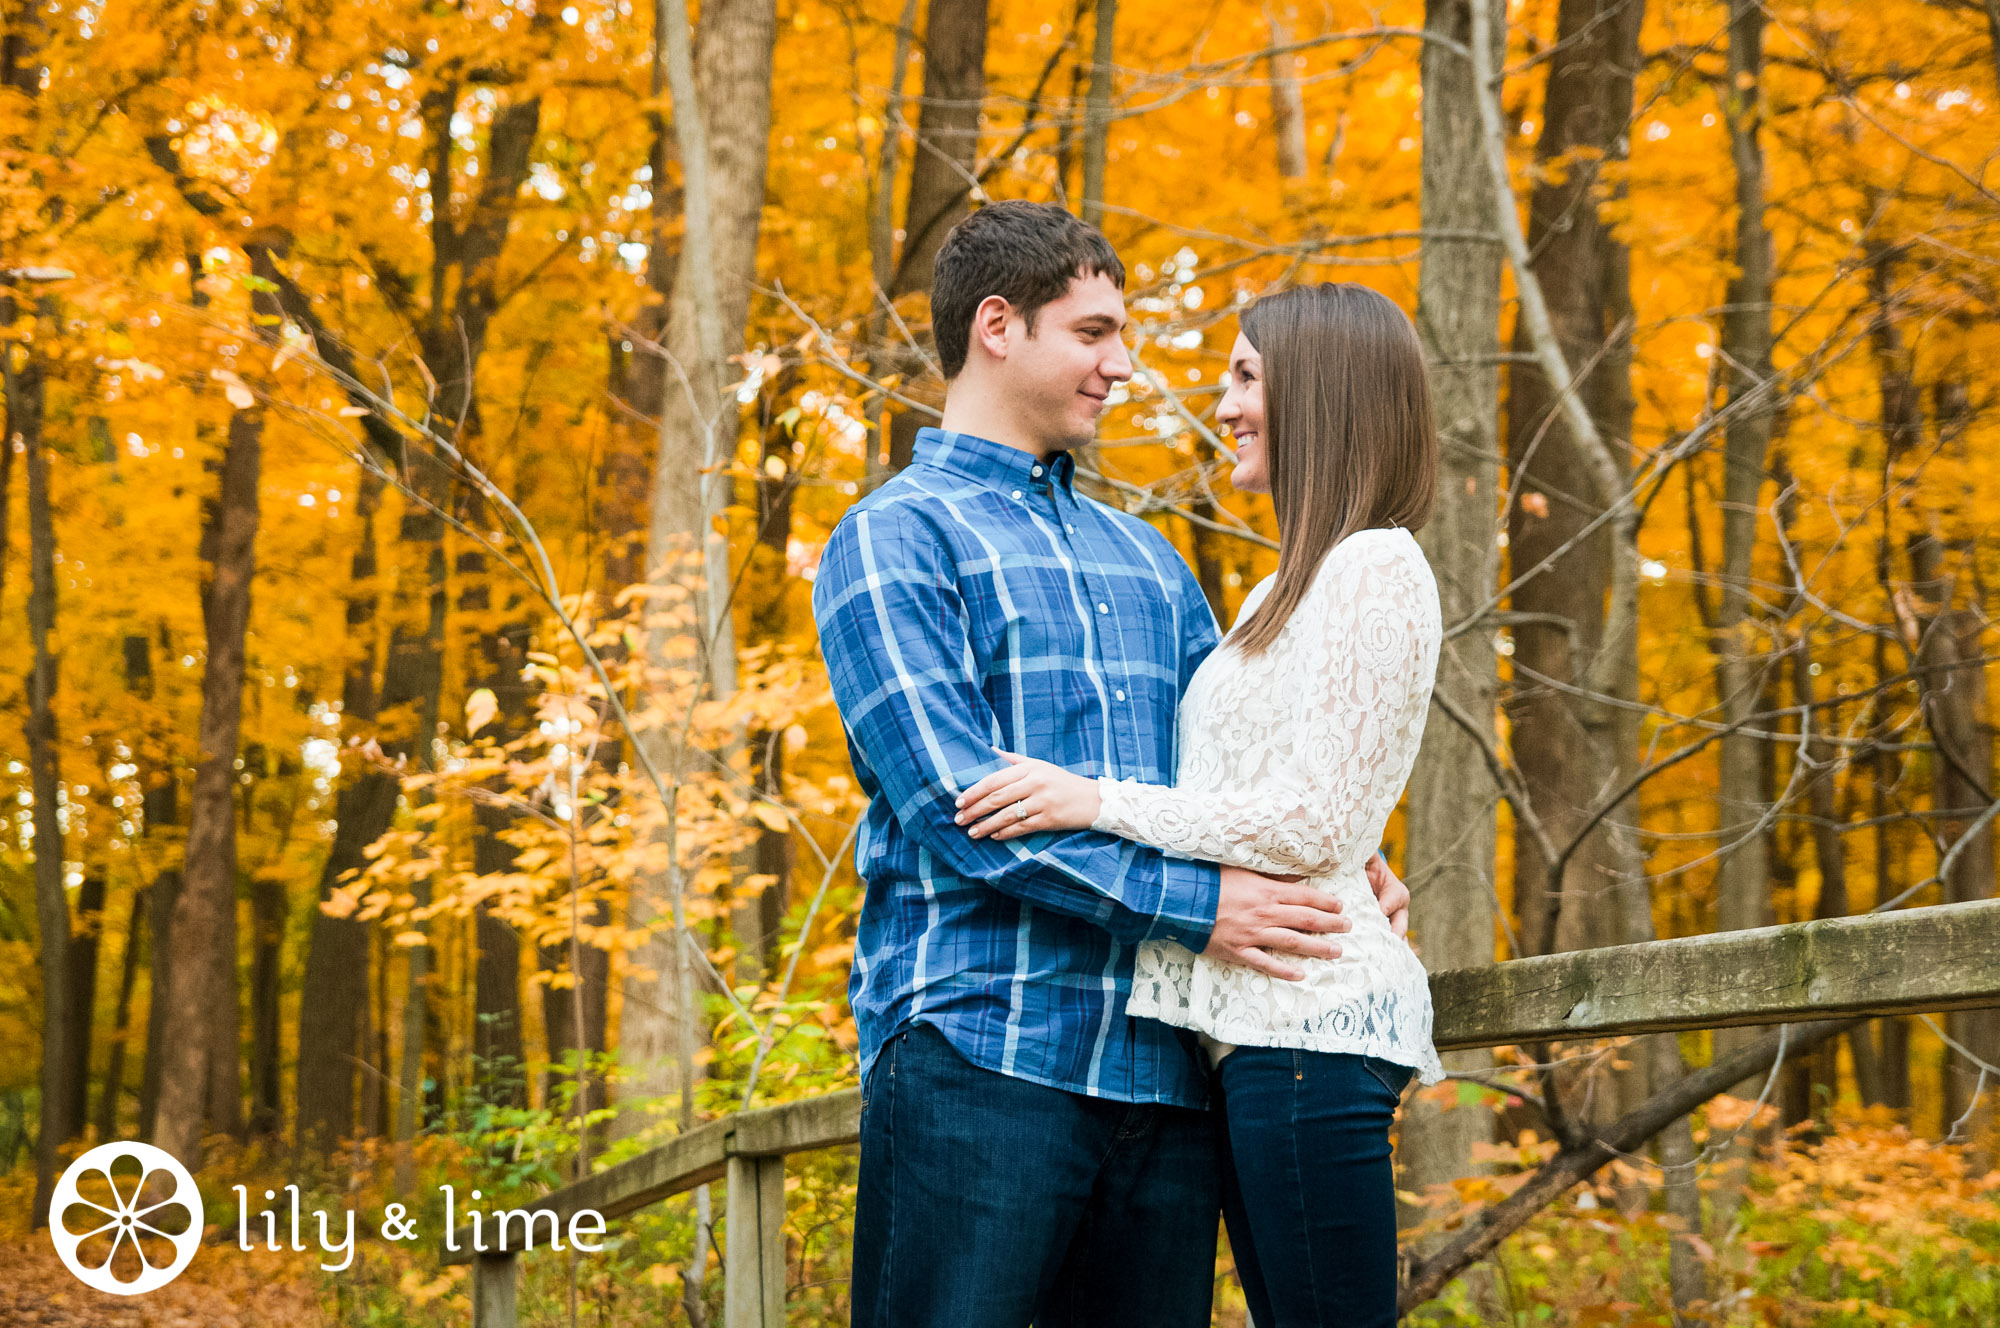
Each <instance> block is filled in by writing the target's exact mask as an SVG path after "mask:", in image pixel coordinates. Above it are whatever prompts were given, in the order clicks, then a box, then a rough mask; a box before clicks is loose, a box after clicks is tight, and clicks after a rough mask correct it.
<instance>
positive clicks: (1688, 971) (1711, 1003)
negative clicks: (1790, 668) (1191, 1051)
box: [444, 900, 2000, 1328]
mask: <svg viewBox="0 0 2000 1328" xmlns="http://www.w3.org/2000/svg"><path fill="white" fill-rule="evenodd" d="M1431 999H1432V1003H1433V1005H1434V1006H1435V1008H1436V1028H1435V1038H1436V1042H1437V1045H1438V1046H1439V1047H1440V1048H1442V1049H1446V1050H1450V1049H1456V1048H1465V1047H1495V1046H1505V1045H1512V1044H1516V1043H1522V1042H1536V1041H1545V1040H1546V1041H1555V1040H1561V1039H1576V1038H1592V1037H1610V1036H1617V1035H1624V1034H1634V1033H1653V1032H1673V1031H1687V1030H1693V1029H1703V1028H1721V1027H1728V1026H1733V1025H1742V1024H1775V1023H1788V1022H1792V1021H1795V1020H1804V1019H1823V1018H1826V1017H1828V1016H1831V1015H1843V1014H1845V1015H1859V1014H1869V1015H1885V1014H1914V1013H1920V1012H1921V1013H1930V1012H1934V1011H1938V1010H1949V1009H1961V1008H1967V1007H1975V1006H1986V1005H2000V900H1982V901H1979V902H1976V903H1969V904H1948V905H1942V906H1939V907H1935V908H1921V909H1911V910H1908V911H1906V912H1901V913H1883V914H1873V915H1866V916H1862V917H1855V918H1831V919H1827V920H1825V921H1821V922H1802V923H1795V924H1792V925H1790V926H1784V927H1763V928H1759V929H1757V930H1754V931H1742V932H1729V933H1725V934H1721V935H1712V936H1689V937H1683V938H1680V939H1677V940H1671V941H1653V942H1649V943H1647V944H1644V945H1622V946H1613V947H1610V948H1606V949H1601V950H1581V951H1576V952H1574V953H1570V954H1560V955H1545V956H1541V957H1538V958H1533V959H1516V960H1511V961H1509V962H1507V963H1503V964H1496V965H1494V966H1493V967H1491V968H1481V969H1461V970H1457V971H1454V972H1449V973H1439V974H1436V975H1434V976H1433V977H1432V978H1431ZM860 1129H861V1094H860V1092H859V1090H857V1089H846V1090H844V1091H841V1092H837V1093H826V1094H821V1095H818V1096H815V1097H809V1098H803V1099H801V1100H799V1101H796V1102H787V1103H785V1104H783V1105H782V1106H776V1107H766V1108H763V1109H760V1110H756V1111H745V1112H740V1113H738V1114H736V1115H732V1116H726V1117H723V1118H722V1119H720V1120H714V1121H710V1122H709V1123H707V1124H706V1125H702V1126H699V1127H697V1128H696V1129H693V1130H690V1131H688V1132H687V1133H686V1134H683V1135H680V1136H678V1137H677V1138H674V1139H672V1140H670V1141H668V1142H667V1143H665V1144H662V1145H660V1146H659V1147H658V1148H655V1149H652V1150H651V1151H649V1152H646V1153H643V1154H641V1155H640V1156H638V1157H635V1158H632V1159H631V1160H629V1161H626V1162H622V1163H620V1164H618V1165H617V1166H615V1167H609V1168H607V1169H605V1170H604V1171H601V1172H598V1173H597V1174H596V1175H593V1176H591V1177H589V1178H588V1179H586V1180H582V1181H578V1182H577V1183H576V1184H574V1185H568V1186H565V1187H563V1188H562V1189H560V1190H557V1191H555V1192H554V1193H552V1194H549V1195H547V1196H546V1197H544V1198H542V1199H539V1200H537V1201H535V1202H534V1203H532V1204H530V1205H528V1207H529V1208H530V1209H532V1210H533V1211H535V1212H549V1213H553V1214H554V1215H555V1216H556V1219H557V1222H558V1223H559V1224H561V1225H564V1226H566V1225H567V1223H568V1221H569V1217H570V1215H571V1214H572V1213H575V1212H577V1211H579V1210H582V1209H594V1210H596V1211H597V1212H599V1213H602V1214H603V1215H604V1216H605V1217H606V1218H607V1219H610V1218H616V1217H620V1216H623V1215H625V1214H628V1213H631V1212H634V1211H636V1210H637V1209H640V1208H644V1207H646V1206H647V1205H648V1204H653V1203H658V1202H659V1201H660V1200H662V1199H666V1198H669V1197H671V1196H673V1195H676V1194H681V1193H684V1192H686V1191H688V1190H691V1189H693V1188H695V1187H696V1186H697V1185H702V1184H705V1183H707V1182H709V1181H714V1180H721V1179H725V1178H726V1179H727V1181H728V1207H727V1210H726V1214H725V1223H726V1225H725V1227H724V1233H725V1250H726V1257H725V1260H724V1272H725V1276H726V1287H725V1290H724V1312H723V1325H724V1328H779V1326H780V1325H782V1324H783V1323H784V1296H785V1241H784V1198H785V1191H784V1186H785V1158H786V1156H787V1155H788V1154H791V1153H803V1152H810V1151H812V1150H814V1149H819V1148H833V1147H838V1146H840V1145H844V1144H851V1143H853V1142H855V1140H856V1139H857V1138H858V1137H859V1135H860ZM488 1236H489V1239H488V1242H487V1248H486V1249H485V1250H482V1251H475V1250H474V1249H473V1248H472V1241H471V1233H470V1231H469V1230H467V1229H463V1228H462V1229H461V1230H460V1231H459V1232H457V1233H455V1239H454V1241H453V1242H448V1243H447V1249H446V1250H445V1253H444V1259H445V1261H446V1262H447V1263H463V1262H468V1261H469V1262H472V1263H473V1264H474V1270H473V1279H472V1288H473V1293H472V1306H473V1309H472V1318H473V1324H474V1328H515V1313H514V1287H515V1264H516V1261H517V1258H518V1254H519V1251H518V1250H507V1249H504V1248H497V1247H496V1242H494V1241H493V1240H492V1238H491V1233H488ZM451 1244H456V1246H457V1248H456V1249H455V1250H454V1249H451V1248H450V1247H449V1246H450V1245H451Z"/></svg>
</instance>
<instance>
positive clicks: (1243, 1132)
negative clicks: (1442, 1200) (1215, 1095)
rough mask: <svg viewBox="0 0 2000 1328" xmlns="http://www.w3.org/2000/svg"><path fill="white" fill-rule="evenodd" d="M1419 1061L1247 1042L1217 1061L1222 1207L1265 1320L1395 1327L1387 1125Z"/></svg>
mask: <svg viewBox="0 0 2000 1328" xmlns="http://www.w3.org/2000/svg"><path fill="white" fill-rule="evenodd" d="M1410 1075H1411V1071H1410V1070H1409V1069H1408V1068H1407V1067H1405V1066H1401V1065H1394V1064H1391V1063H1390V1062H1388V1061H1384V1060H1377V1059H1376V1058H1375V1057H1373V1056H1347V1055H1332V1054H1329V1053H1326V1052H1318V1051H1293V1050H1290V1049H1289V1048H1285V1047H1239V1048H1238V1049H1237V1050H1235V1051H1233V1052H1231V1053H1230V1054H1229V1055H1227V1056H1225V1057H1224V1058H1223V1059H1222V1063H1221V1064H1220V1065H1219V1066H1217V1067H1216V1083H1217V1085H1218V1088H1219V1091H1220V1095H1221V1107H1222V1120H1221V1122H1220V1127H1219V1129H1218V1131H1217V1133H1218V1134H1219V1135H1220V1136H1221V1152H1222V1213H1223V1218H1224V1220H1225V1221H1226V1222H1227V1223H1228V1225H1229V1246H1230V1249H1231V1250H1232V1251H1233V1252H1234V1253H1235V1255H1236V1272H1237V1276H1238V1277H1239V1278H1241V1280H1242V1282H1243V1294H1244V1297H1245V1299H1247V1300H1248V1301H1249V1302H1250V1318H1251V1321H1252V1322H1253V1323H1254V1324H1255V1325H1256V1328H1392V1326H1393V1325H1394V1324H1395V1322H1396V1189H1395V1177H1394V1175H1393V1173H1392V1172H1391V1170H1390V1163H1389V1125H1390V1123H1391V1121H1393V1120H1394V1119H1395V1115H1396V1103H1397V1102H1398V1101H1399V1100H1400V1099H1401V1097H1402V1093H1403V1089H1404V1087H1405V1086H1406V1085H1407V1084H1408V1083H1409V1082H1410Z"/></svg>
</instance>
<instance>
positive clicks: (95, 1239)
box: [49, 1143, 202, 1296]
mask: <svg viewBox="0 0 2000 1328" xmlns="http://www.w3.org/2000/svg"><path fill="white" fill-rule="evenodd" d="M127 1162H137V1163H138V1167H137V1169H136V1170H135V1169H133V1168H131V1167H129V1166H122V1165H120V1164H121V1163H127ZM114 1167H116V1168H117V1169H118V1174H116V1175H114V1174H113V1171H112V1169H113V1168H114ZM201 1231H202V1207H201V1191H200V1190H199V1189H197V1188H195V1183H194V1177H193V1176H190V1175H189V1174H188V1170H187V1168H186V1167H184V1166H182V1165H181V1164H180V1163H179V1162H177V1161H175V1160H174V1157H173V1155H172V1154H170V1153H168V1152H166V1151H165V1150H164V1149H160V1148H155V1147H153V1146H152V1145H151V1144H137V1143H108V1144H99V1145H98V1146H97V1147H95V1148H93V1149H91V1150H90V1151H89V1152H87V1153H85V1154H84V1155H83V1156H82V1157H80V1158H78V1159H77V1160H76V1161H74V1162H72V1163H70V1166H69V1169H68V1170H67V1171H65V1172H63V1174H62V1178H61V1179H60V1180H58V1181H57V1182H56V1190H55V1195H54V1197H53V1198H52V1199H51V1200H50V1202H49V1239H50V1240H52V1241H53V1242H55V1247H56V1256H57V1257H58V1258H60V1259H61V1260H62V1261H63V1267H65V1268H67V1269H69V1270H70V1272H72V1273H74V1274H75V1275H76V1279H77V1280H78V1281H79V1282H82V1283H83V1284H84V1285H85V1286H87V1287H91V1288H93V1289H94V1290H97V1291H103V1292H107V1293H109V1294H111V1295H114V1296H138V1295H143V1294H145V1293H146V1292H148V1291H157V1290H158V1289H159V1288H161V1287H163V1286H165V1285H166V1284H167V1283H169V1282H171V1281H173V1280H174V1279H175V1278H176V1277H179V1276H180V1275H181V1270H182V1269H184V1268H186V1267H187V1266H188V1260H190V1259H192V1258H194V1252H195V1247H196V1246H198V1245H200V1244H201Z"/></svg>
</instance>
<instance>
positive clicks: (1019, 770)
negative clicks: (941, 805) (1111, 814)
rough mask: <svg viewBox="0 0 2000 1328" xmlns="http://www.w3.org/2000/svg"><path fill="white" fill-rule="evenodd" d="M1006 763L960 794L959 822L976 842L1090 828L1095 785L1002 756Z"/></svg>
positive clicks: (1044, 763) (1058, 768) (1055, 767)
mask: <svg viewBox="0 0 2000 1328" xmlns="http://www.w3.org/2000/svg"><path fill="white" fill-rule="evenodd" d="M1000 759H1001V760H1003V761H1005V762H1006V763H1007V766H1008V768H1007V769H1005V770H996V771H995V772H993V773H992V774H990V775H988V776H987V777H986V778H984V779H982V780H980V781H979V782H978V783H977V784H974V785H973V786H972V787H971V788H969V789H967V790H966V791H965V792H963V793H961V794H959V795H958V816H957V818H956V819H957V821H958V824H960V825H962V826H967V827H969V828H968V829H967V831H966V833H967V834H969V835H971V836H972V837H973V838H974V839H988V838H991V839H1015V838H1018V837H1019V836H1021V835H1032V834H1038V833H1040V832H1041V831H1044V830H1088V829H1089V828H1090V825H1091V822H1093V821H1095V820H1096V819H1097V810H1098V802H1099V799H1098V796H1097V781H1096V780H1094V779H1086V778H1084V777H1083V776H1082V775H1073V774H1071V773H1070V772H1069V771H1067V770H1065V769H1063V768H1062V767H1061V766H1059V765H1050V764H1049V763H1048V762H1047V761H1037V760H1035V759H1034V758H1033V757H1030V756H1016V755H1015V754H1014V753H1012V752H1001V753H1000Z"/></svg>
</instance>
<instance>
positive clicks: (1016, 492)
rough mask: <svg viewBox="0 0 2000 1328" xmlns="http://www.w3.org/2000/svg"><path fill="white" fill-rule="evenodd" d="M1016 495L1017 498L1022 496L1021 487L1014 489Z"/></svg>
mask: <svg viewBox="0 0 2000 1328" xmlns="http://www.w3.org/2000/svg"><path fill="white" fill-rule="evenodd" d="M1014 496H1015V497H1016V498H1019V497H1020V496H1021V491H1020V490H1019V489H1016V490H1014Z"/></svg>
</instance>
